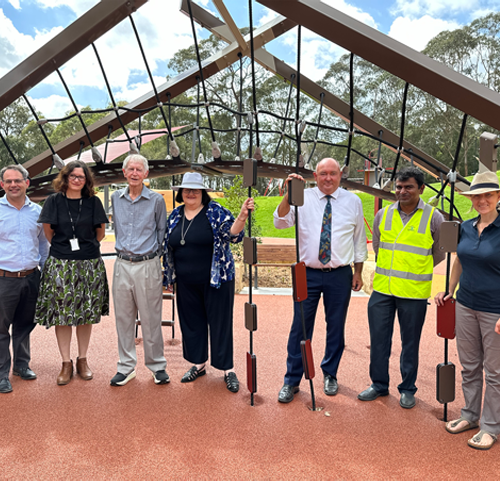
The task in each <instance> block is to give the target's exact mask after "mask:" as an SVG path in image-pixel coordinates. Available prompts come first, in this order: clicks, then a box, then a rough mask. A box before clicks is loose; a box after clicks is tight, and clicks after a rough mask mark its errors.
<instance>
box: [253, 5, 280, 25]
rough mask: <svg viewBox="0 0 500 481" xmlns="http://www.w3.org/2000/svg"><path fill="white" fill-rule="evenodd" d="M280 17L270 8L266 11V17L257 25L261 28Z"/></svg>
mask: <svg viewBox="0 0 500 481" xmlns="http://www.w3.org/2000/svg"><path fill="white" fill-rule="evenodd" d="M279 16H280V15H279V14H278V13H277V12H275V11H274V10H271V9H269V8H265V9H264V15H262V17H260V18H259V20H258V21H257V25H258V26H259V27H260V26H262V25H265V24H266V23H268V22H270V21H271V20H273V19H275V18H276V17H279Z"/></svg>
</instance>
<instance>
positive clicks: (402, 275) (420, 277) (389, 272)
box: [375, 266, 432, 282]
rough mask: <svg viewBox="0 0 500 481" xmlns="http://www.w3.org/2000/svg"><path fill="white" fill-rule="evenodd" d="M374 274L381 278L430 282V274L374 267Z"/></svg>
mask: <svg viewBox="0 0 500 481" xmlns="http://www.w3.org/2000/svg"><path fill="white" fill-rule="evenodd" d="M375 272H376V273H377V274H382V275H383V276H390V277H397V278H399V279H409V280H410V281H423V282H425V281H432V274H413V273H412V272H403V271H395V270H394V269H382V268H381V267H378V266H377V267H375Z"/></svg>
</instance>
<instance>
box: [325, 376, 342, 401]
mask: <svg viewBox="0 0 500 481" xmlns="http://www.w3.org/2000/svg"><path fill="white" fill-rule="evenodd" d="M324 383H325V385H324V388H323V391H324V393H325V394H326V395H327V396H335V394H337V393H338V392H339V385H338V383H337V380H336V379H335V378H334V377H333V376H330V374H325V379H324Z"/></svg>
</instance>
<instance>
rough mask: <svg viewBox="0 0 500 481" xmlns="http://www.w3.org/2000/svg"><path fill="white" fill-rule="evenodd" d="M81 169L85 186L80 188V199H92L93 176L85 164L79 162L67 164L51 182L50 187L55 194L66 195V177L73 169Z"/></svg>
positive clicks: (73, 161)
mask: <svg viewBox="0 0 500 481" xmlns="http://www.w3.org/2000/svg"><path fill="white" fill-rule="evenodd" d="M78 168H80V169H82V170H83V173H84V174H85V185H84V186H83V188H82V197H92V196H93V195H95V190H94V176H93V175H92V172H91V171H90V169H89V168H88V167H87V164H86V163H85V162H82V161H81V160H72V161H71V162H69V163H67V164H66V165H65V166H64V167H63V168H62V169H61V171H60V172H59V175H58V176H57V177H56V178H55V179H54V180H53V181H52V187H53V188H54V190H55V191H56V192H63V193H66V191H67V190H68V177H69V175H70V174H71V172H73V171H74V170H75V169H78Z"/></svg>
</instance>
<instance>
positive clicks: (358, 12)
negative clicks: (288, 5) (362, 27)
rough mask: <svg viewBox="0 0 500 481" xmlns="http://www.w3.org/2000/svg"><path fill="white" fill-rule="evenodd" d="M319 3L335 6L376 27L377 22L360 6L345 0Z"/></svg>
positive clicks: (330, 0) (325, 0)
mask: <svg viewBox="0 0 500 481" xmlns="http://www.w3.org/2000/svg"><path fill="white" fill-rule="evenodd" d="M398 1H399V0H398ZM321 3H324V4H325V5H329V6H330V7H332V8H335V9H336V10H339V11H340V12H342V13H345V14H346V15H349V16H350V17H352V18H355V19H356V20H359V21H360V22H363V23H366V25H368V26H370V27H373V28H377V22H375V20H374V19H373V17H372V16H371V15H370V14H369V13H367V12H364V11H363V10H362V9H361V8H358V7H355V6H354V5H351V4H350V3H347V2H346V1H345V0H321Z"/></svg>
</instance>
